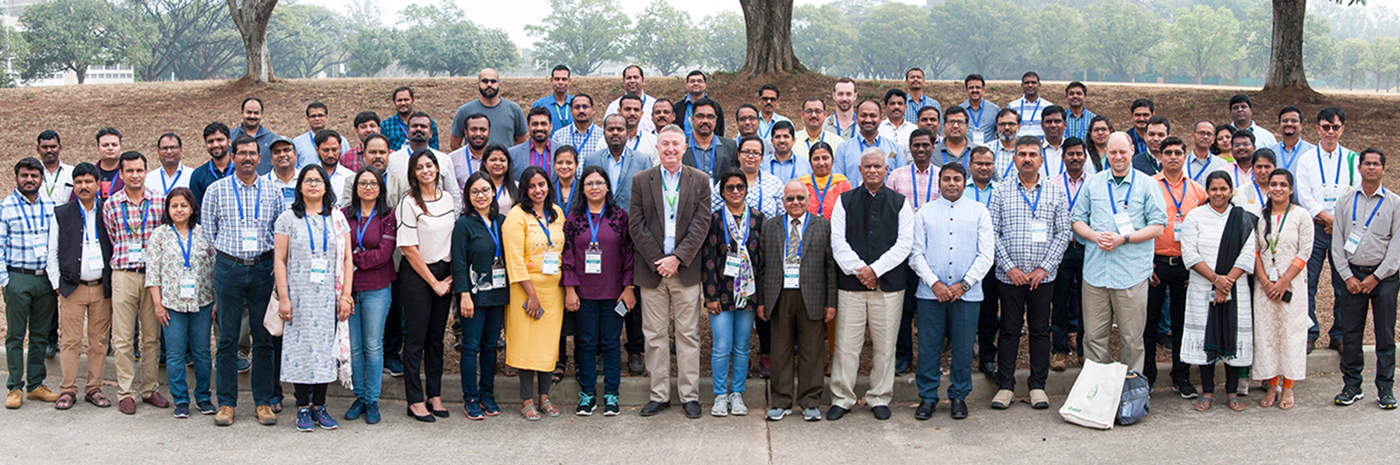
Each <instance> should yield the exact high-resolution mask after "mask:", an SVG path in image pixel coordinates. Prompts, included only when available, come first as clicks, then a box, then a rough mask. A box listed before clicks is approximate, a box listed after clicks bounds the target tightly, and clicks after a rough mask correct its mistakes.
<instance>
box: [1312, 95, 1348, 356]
mask: <svg viewBox="0 0 1400 465" xmlns="http://www.w3.org/2000/svg"><path fill="white" fill-rule="evenodd" d="M1346 122H1347V116H1346V112H1343V111H1342V109H1341V108H1338V107H1327V108H1323V109H1322V111H1320V112H1318V114H1317V136H1318V139H1317V145H1316V146H1314V147H1313V149H1312V153H1310V154H1303V155H1302V159H1301V160H1298V165H1297V166H1298V172H1297V179H1298V189H1297V192H1298V203H1299V205H1302V207H1303V208H1306V209H1307V210H1308V214H1310V215H1312V218H1313V250H1312V256H1311V257H1309V258H1308V316H1309V317H1312V321H1313V326H1312V327H1311V328H1309V329H1308V341H1309V342H1313V341H1316V340H1317V339H1318V337H1320V336H1321V331H1320V328H1319V327H1318V324H1317V303H1316V301H1315V296H1316V295H1317V284H1318V280H1319V279H1321V277H1322V262H1323V261H1324V260H1330V258H1328V254H1329V253H1330V252H1331V249H1332V222H1333V220H1335V218H1334V217H1333V213H1332V212H1333V209H1334V208H1335V207H1336V205H1337V199H1339V198H1340V197H1341V195H1342V194H1344V193H1346V192H1347V189H1350V188H1353V187H1356V186H1359V185H1361V176H1360V174H1359V173H1358V172H1357V165H1358V164H1359V163H1358V161H1357V156H1356V152H1352V151H1351V150H1347V148H1346V147H1343V146H1342V144H1341V139H1342V134H1343V133H1345V132H1346ZM1331 266H1332V291H1333V295H1340V294H1341V293H1342V292H1346V286H1344V285H1343V283H1342V280H1341V279H1340V277H1339V275H1338V274H1337V264H1336V263H1333V264H1332V265H1331ZM1332 315H1333V320H1332V321H1334V323H1333V324H1332V328H1331V329H1330V330H1329V331H1328V332H1327V335H1328V339H1329V342H1328V343H1327V348H1329V349H1337V350H1340V349H1341V347H1342V341H1341V339H1342V330H1341V328H1340V327H1339V326H1338V325H1337V324H1336V323H1335V321H1338V320H1337V318H1336V317H1337V312H1336V306H1333V311H1332ZM1308 347H1312V345H1311V344H1309V346H1308Z"/></svg>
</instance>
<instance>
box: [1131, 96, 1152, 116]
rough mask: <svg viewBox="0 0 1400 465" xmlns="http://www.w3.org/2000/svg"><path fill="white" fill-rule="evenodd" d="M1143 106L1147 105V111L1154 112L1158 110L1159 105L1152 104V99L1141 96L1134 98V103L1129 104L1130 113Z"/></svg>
mask: <svg viewBox="0 0 1400 465" xmlns="http://www.w3.org/2000/svg"><path fill="white" fill-rule="evenodd" d="M1141 107H1147V111H1150V112H1153V113H1156V112H1157V106H1156V105H1153V104H1152V99H1146V98H1140V99H1134V100H1133V103H1132V104H1130V105H1128V113H1132V112H1133V110H1136V109H1138V108H1141Z"/></svg>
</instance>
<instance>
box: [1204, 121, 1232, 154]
mask: <svg viewBox="0 0 1400 465" xmlns="http://www.w3.org/2000/svg"><path fill="white" fill-rule="evenodd" d="M1234 133H1235V126H1233V125H1230V124H1222V125H1219V126H1216V127H1215V143H1214V144H1212V145H1211V146H1210V153H1212V154H1215V155H1216V156H1218V157H1220V158H1224V159H1225V161H1228V162H1234V161H1235V156H1234V155H1233V154H1234V150H1233V149H1232V146H1231V145H1230V144H1231V142H1230V139H1231V135H1232V134H1234Z"/></svg>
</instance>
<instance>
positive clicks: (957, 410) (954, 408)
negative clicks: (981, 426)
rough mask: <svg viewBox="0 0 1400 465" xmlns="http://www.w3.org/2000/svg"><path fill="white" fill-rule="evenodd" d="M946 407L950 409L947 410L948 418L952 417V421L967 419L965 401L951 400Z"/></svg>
mask: <svg viewBox="0 0 1400 465" xmlns="http://www.w3.org/2000/svg"><path fill="white" fill-rule="evenodd" d="M948 405H949V407H950V408H949V410H951V411H950V412H949V416H951V417H953V419H954V420H962V419H964V418H967V401H965V400H962V399H952V400H949V401H948Z"/></svg>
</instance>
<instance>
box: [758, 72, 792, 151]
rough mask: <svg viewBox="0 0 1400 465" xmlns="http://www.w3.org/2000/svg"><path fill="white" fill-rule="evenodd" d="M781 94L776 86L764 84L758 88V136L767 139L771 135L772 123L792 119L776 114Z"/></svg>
mask: <svg viewBox="0 0 1400 465" xmlns="http://www.w3.org/2000/svg"><path fill="white" fill-rule="evenodd" d="M781 96H782V94H781V93H779V92H778V86H775V85H772V84H764V85H763V87H760V88H758V110H759V111H758V137H761V138H763V139H764V140H768V139H769V138H771V137H773V123H777V122H779V121H787V122H789V123H791V122H792V120H790V119H788V117H786V116H783V115H780V114H778V99H779V98H780V97H781Z"/></svg>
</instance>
